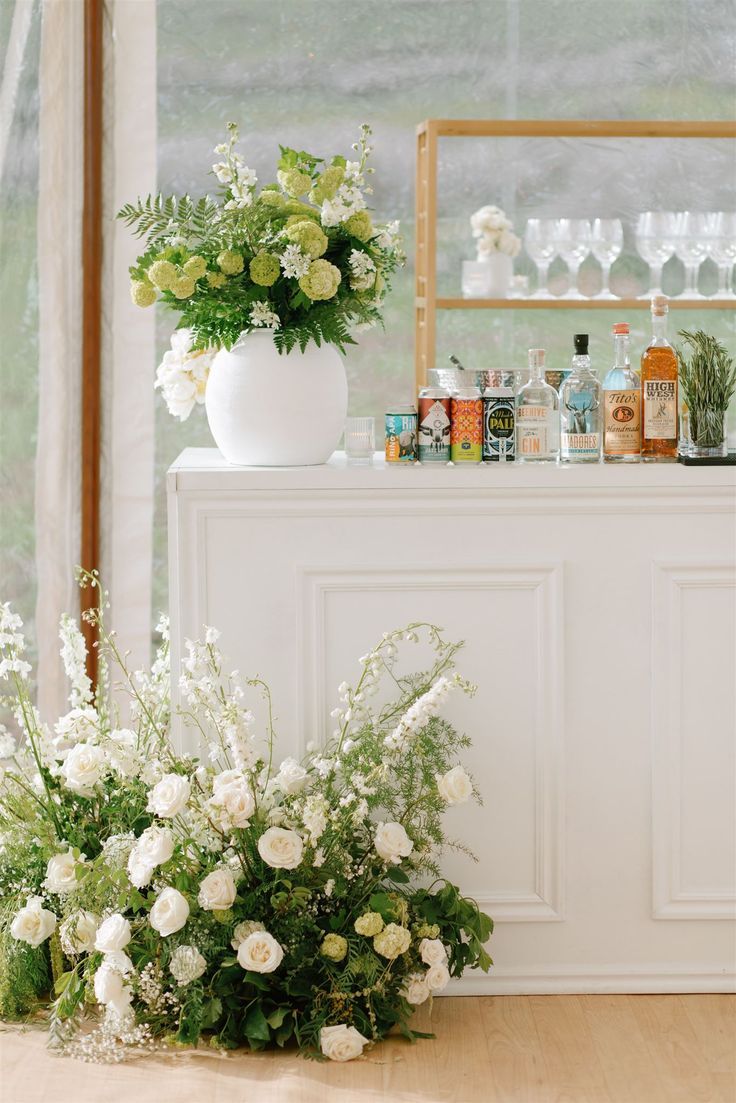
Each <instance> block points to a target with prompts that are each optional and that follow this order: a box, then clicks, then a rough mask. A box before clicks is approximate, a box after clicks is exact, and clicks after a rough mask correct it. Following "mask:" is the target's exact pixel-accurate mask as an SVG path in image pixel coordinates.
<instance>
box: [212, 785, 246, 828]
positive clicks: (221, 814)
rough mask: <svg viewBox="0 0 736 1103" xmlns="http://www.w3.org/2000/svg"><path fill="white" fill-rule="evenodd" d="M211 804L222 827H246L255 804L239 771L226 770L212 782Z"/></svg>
mask: <svg viewBox="0 0 736 1103" xmlns="http://www.w3.org/2000/svg"><path fill="white" fill-rule="evenodd" d="M211 803H212V804H213V805H214V806H215V809H216V810H217V811H218V817H217V818H218V819H219V820H220V823H221V824H222V826H223V827H224V828H225V829H227V828H228V826H232V827H237V828H243V827H248V823H249V820H250V817H251V816H252V815H253V813H254V812H255V810H256V802H255V798H254V797H253V791H252V789H251V787H250V784H249V782H248V779H247V778H246V777H244V775H243V774H242V773H240V771H239V770H226V771H225V772H224V773H222V774H219V775H218V776H217V777H216V778H215V779H214V782H213V796H212V801H211Z"/></svg>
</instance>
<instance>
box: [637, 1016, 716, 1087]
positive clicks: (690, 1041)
mask: <svg viewBox="0 0 736 1103" xmlns="http://www.w3.org/2000/svg"><path fill="white" fill-rule="evenodd" d="M627 998H628V1000H629V1003H630V1004H631V1007H632V1009H633V1012H634V1016H635V1018H636V1021H637V1023H638V1024H639V1029H640V1030H641V1032H642V1034H643V1036H644V1040H645V1042H646V1044H647V1046H648V1048H649V1053H650V1056H651V1059H652V1063H653V1065H654V1068H655V1070H656V1072H657V1075H658V1076H659V1078H660V1080H661V1082H662V1084H663V1085H664V1088H665V1091H666V1099H667V1103H700V1101H702V1103H715V1101H716V1100H717V1099H718V1088H717V1086H716V1084H715V1081H714V1080H713V1077H712V1076H711V1074H710V1071H709V1069H708V1065H707V1062H706V1060H705V1058H704V1055H703V1051H702V1049H701V1048H700V1046H699V1045H698V1040H697V1038H696V1036H695V1031H694V1030H693V1027H692V1025H691V1023H690V1019H689V1018H688V1015H687V1012H686V1010H685V1006H684V1005H683V1002H682V1001H683V999H687V998H689V997H680V996H628V997H627Z"/></svg>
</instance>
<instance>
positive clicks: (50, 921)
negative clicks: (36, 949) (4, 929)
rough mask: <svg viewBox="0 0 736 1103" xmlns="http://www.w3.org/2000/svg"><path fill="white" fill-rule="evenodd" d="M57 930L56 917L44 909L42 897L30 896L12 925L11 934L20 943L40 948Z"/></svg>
mask: <svg viewBox="0 0 736 1103" xmlns="http://www.w3.org/2000/svg"><path fill="white" fill-rule="evenodd" d="M55 930H56V916H55V915H54V913H53V912H52V911H49V910H48V908H44V906H43V900H42V898H41V897H40V896H29V897H28V900H27V902H26V904H25V907H23V908H21V909H20V911H19V912H18V913H17V915H16V916H15V918H14V920H13V922H12V923H11V924H10V933H11V935H12V936H13V938H16V939H17V940H18V941H19V942H27V943H28V945H29V946H40V945H41V943H42V942H45V941H46V939H47V938H48V937H49V935H52V934H53V933H54V931H55Z"/></svg>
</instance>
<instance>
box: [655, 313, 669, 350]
mask: <svg viewBox="0 0 736 1103" xmlns="http://www.w3.org/2000/svg"><path fill="white" fill-rule="evenodd" d="M652 344H656V345H667V344H669V342H668V340H667V315H666V314H652Z"/></svg>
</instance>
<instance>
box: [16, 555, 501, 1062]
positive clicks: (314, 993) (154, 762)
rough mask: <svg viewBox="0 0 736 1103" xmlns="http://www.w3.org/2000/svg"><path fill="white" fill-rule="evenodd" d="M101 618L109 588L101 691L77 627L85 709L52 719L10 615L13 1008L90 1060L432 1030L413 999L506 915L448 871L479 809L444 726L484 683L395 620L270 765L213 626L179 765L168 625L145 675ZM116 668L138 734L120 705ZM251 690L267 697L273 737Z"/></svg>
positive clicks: (343, 1045) (186, 674) (463, 743)
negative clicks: (470, 804)
mask: <svg viewBox="0 0 736 1103" xmlns="http://www.w3.org/2000/svg"><path fill="white" fill-rule="evenodd" d="M81 581H82V582H83V583H84V584H85V585H90V586H93V587H99V582H98V579H97V577H96V576H94V575H90V574H83V575H82V576H81ZM105 607H106V600H105V595H103V594H101V595H100V602H99V607H98V608H97V609H96V610H93V611H91V613H90V614H88V616H89V617H90V619H92V620H93V621H94V622H96V624H97V625H98V628H99V633H100V640H101V644H100V668H101V672H102V676H101V680H100V684H99V686H98V687H97V689H96V691H95V692H93V690H92V687H91V685H90V682H89V679H88V678H87V675H86V673H85V658H86V654H85V646H84V642H83V638H82V636H81V633H80V632H79V629H78V627H77V625H76V623H75V622H74V621H73V620H72V619H71V618H69V617H65V618H63V620H62V625H61V632H60V635H61V639H62V645H63V646H62V658H63V661H64V665H65V668H66V672H67V675H68V678H69V684H70V687H71V689H70V695H69V705H70V708H69V710H68V712H66V714H65V715H63V716H62V717H60V718H59V719H58V720H57V721H56V723H54V724H53V726H50V725H48V724H47V723H45V722H44V720H43V719H42V718H41V717H40V716H39V715H38V712H37V711H36V709H35V708H34V706H33V704H32V702H31V699H30V694H29V681H28V678H29V673H30V665H29V664H28V663H27V662H26V660H25V658H24V640H23V635H22V632H21V629H22V624H21V622H20V618H19V617H18V616H17V615H16V614H14V613H13V611H12V610H11V608H10V606H9V605H8V604H5V605H0V678H3V679H5V680H6V681H8V682H10V684H11V687H12V689H13V691H14V700H13V699H12V698H11V697H6V698H5V699H4V703H6V704H7V703H9V702H10V701H13V707H14V710H15V717H16V719H17V722H18V725H19V728H20V733H21V739H22V742H21V744H20V747H19V748H18V749H16V745H15V740H14V738H13V737H12V736H11V735H10V734H8V733H7V732H3V733H2V746H1V747H0V753H2V755H3V756H4V757H6V758H7V759H8V761H7V762H6V768H5V769H4V771H3V776H2V779H1V780H0V844H1V845H0V1016H2V1017H3V1018H5V1019H19V1018H20V1019H24V1018H28V1017H31V1016H33V1015H34V1014H35V1013H42V1014H43V1017H44V1018H45V1019H46V1021H47V1022H48V1027H49V1032H50V1037H51V1042H52V1044H53V1045H54V1046H55V1047H56V1048H57V1049H59V1050H60V1051H61V1052H63V1053H67V1054H70V1055H74V1056H77V1057H80V1058H82V1059H85V1060H91V1061H107V1060H120V1059H122V1058H123V1057H125V1056H126V1055H127V1054H128V1053H131V1052H136V1051H146V1050H151V1049H155V1048H159V1047H164V1046H166V1045H167V1044H177V1045H196V1044H202V1045H204V1044H209V1045H210V1046H214V1047H217V1048H226V1049H227V1048H234V1047H236V1046H239V1045H243V1044H246V1045H249V1046H250V1047H251V1048H252V1049H256V1050H257V1049H262V1048H264V1047H266V1046H270V1045H277V1046H284V1045H287V1044H296V1045H297V1046H298V1047H299V1048H300V1050H301V1051H302V1052H304V1053H305V1054H307V1055H313V1056H317V1057H323V1058H330V1059H332V1060H335V1061H346V1060H350V1059H351V1058H354V1057H357V1056H359V1055H360V1054H361V1053H362V1052H363V1050H364V1048H365V1047H366V1046H369V1045H372V1044H373V1043H375V1042H377V1041H378V1040H380V1039H381V1038H383V1037H384V1036H385V1035H386V1034H387V1033H388V1032H389V1031H390V1030H392V1029H394V1028H398V1030H400V1031H401V1033H402V1034H403V1035H405V1037H407V1038H408V1039H410V1040H413V1039H414V1038H416V1037H418V1036H424V1035H419V1034H418V1033H417V1032H416V1031H414V1030H413V1029H412V1026H411V1016H412V1012H413V1010H414V1008H415V1007H416V1006H417V1005H418V1004H421V1003H423V1002H425V1001H426V1000H428V999H430V998H431V997H432V995H433V994H434V993H436V992H439V991H441V990H442V989H443V988H444V987H445V986H446V984H447V983H448V980H449V979H450V977H451V976H459V975H460V974H461V973H462V972H463V970H464V969H466V968H472V967H476V966H478V967H480V968H481V969H484V970H488V968H489V967H490V965H491V959H490V958H489V956H488V954H487V953H486V951H485V949H484V943H485V942H486V940H487V939H488V937H489V934H490V932H491V929H492V923H491V920H490V919H489V918H488V917H487V916H486V915H484V914H483V913H482V912H481V911H480V910H479V908H478V906H477V904H476V903H475V902H474V901H472V900H468V899H466V898H464V897H463V896H462V895H461V893H460V891H459V890H458V889H457V888H456V887H455V886H454V885H452V884H450V883H448V882H447V881H446V880H444V879H443V878H442V875H441V868H440V866H439V856H440V852H441V850H442V847H443V846H444V845H449V844H448V841H447V839H446V836H445V832H444V828H443V825H442V821H443V817H444V814H445V812H446V810H447V808H448V806H452V805H455V804H458V803H461V802H463V801H466V800H468V799H470V798H471V797H474V796H475V797H476V798H477V793H476V792H475V789H474V786H473V783H472V781H471V779H470V777H469V776H468V774H467V773H466V772H465V770H464V768H463V767H462V765H461V764H460V763H459V762H458V754H459V753H460V752H461V751H462V750H464V749H465V748H466V747H467V746H468V744H469V740H468V739H467V737H465V736H463V735H461V734H459V733H458V732H457V731H456V730H455V729H454V728H453V727H452V725H451V724H449V723H448V722H447V721H446V720H444V719H442V718H441V717H440V716H439V710H440V708H441V706H442V704H443V702H444V701H445V700H446V698H447V697H448V695H449V694H450V693H452V692H457V691H459V692H466V693H468V692H472V687H471V686H470V685H469V684H468V683H467V682H465V681H464V680H463V679H462V678H461V677H460V676H459V674H457V672H456V671H455V670H454V657H455V654H456V652H457V649H458V645H456V644H453V643H448V642H447V641H446V640H445V639H444V637H443V636H442V634H441V632H440V631H439V630H438V629H437V628H436V627H434V626H432V625H429V624H413V625H410V626H409V627H408V628H406V629H404V630H402V631H396V632H388V633H385V634H384V636H383V638H382V639H381V640H380V641H379V642H378V644H377V645H376V646H375V647H374V648H373V649H372V650H371V651H369V652H368V653H367V654H366V655H364V656H363V657H362V659H361V673H360V676H359V678H358V680H357V682H356V684H355V685H354V686H351V685H348V684H347V683H343V684H342V685H341V686H340V688H339V690H338V694H339V704H338V705H337V706H336V708H335V709H334V711H333V712H332V718H333V721H334V730H333V732H332V734H331V736H330V737H329V738H327V739H326V740H325V741H324V742H323V741H320V742H318V743H316V742H315V743H311V744H309V745H308V748H307V751H306V754H305V756H304V758H303V759H302V760H301V761H297V760H296V759H295V758H292V757H287V758H285V759H283V760H282V761H281V762H278V760H277V759H276V758H275V736H274V731H273V725H272V721H271V719H270V718H271V717H272V707H271V699H270V695H269V692H268V688H267V686H266V685H265V684H264V683H263V682H262V681H261V680H260V679H253V680H251V681H249V682H247V683H246V685H243V684H242V683H241V681H240V679H239V678H238V675H237V674H234V673H233V674H228V673H227V672H226V671H225V670H224V668H223V658H222V654H221V652H220V650H219V648H218V645H217V639H218V633H217V632H216V631H215V630H214V629H212V628H208V629H206V631H205V634H204V636H203V638H202V639H201V640H198V641H188V642H187V644H186V656H185V658H184V661H183V674H182V677H181V683H180V685H181V695H182V700H183V702H184V704H183V706H182V711H183V716H184V720H185V722H186V723H187V724H189V725H190V726H191V728H192V730H193V731H194V732H196V734H197V736H198V738H199V742H200V751H199V753H198V754H185V753H181V752H179V751H177V750H176V749H175V748H174V746H173V745H172V743H171V740H170V737H169V718H170V700H169V662H168V631H167V625H166V622H165V620H162V621H161V623H160V625H159V631H160V633H161V644H160V647H159V649H158V653H157V656H156V659H155V662H154V664H153V666H152V669H151V670H150V671H145V672H143V671H138V672H133V671H131V670H129V668H128V666H127V665H126V659H125V657H124V655H123V654H122V653H121V651H120V649H119V647H118V644H117V641H116V637H115V634H114V633H112V632H109V631H108V630H107V628H106V625H105V620H104V609H105ZM420 640H422V641H424V642H425V643H427V642H428V643H429V644H430V645H431V654H432V656H433V657H432V660H431V664H430V667H429V669H427V670H424V671H421V672H412V673H405V672H403V671H404V667H403V666H401V665H400V664H399V662H398V659H399V653H400V650H402V651H403V649H405V648H411V647H412V646H414V645H415V644H416V643H417V642H419V641H420ZM113 668H117V669H118V671H119V673H120V674H121V675H122V679H123V684H124V686H125V687H127V689H128V691H129V693H130V697H131V714H130V720H129V721H128V723H129V726H122V725H121V721H120V719H119V717H118V715H117V711H116V708H115V707H114V706H112V705H111V704H110V697H109V689H110V669H113ZM386 683H388V684H389V686H390V687H391V692H390V693H386V692H385V684H386ZM247 692H250V693H256V694H260V695H263V698H264V701H265V709H264V711H265V714H266V715H267V717H268V718H269V719H268V721H267V724H266V728H267V730H266V732H265V737H263V738H260V737H259V734H258V732H257V730H256V723H255V720H254V716H253V714H252V713H251V711H250V710H249V709H248V707H247V705H246V701H245V697H246V693H247ZM453 845H458V844H453Z"/></svg>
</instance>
